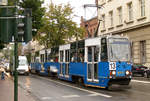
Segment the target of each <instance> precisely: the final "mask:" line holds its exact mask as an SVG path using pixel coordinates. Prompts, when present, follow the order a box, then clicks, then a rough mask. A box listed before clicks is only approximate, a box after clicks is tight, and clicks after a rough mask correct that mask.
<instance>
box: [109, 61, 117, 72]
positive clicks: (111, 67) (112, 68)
mask: <svg viewBox="0 0 150 101" xmlns="http://www.w3.org/2000/svg"><path fill="white" fill-rule="evenodd" d="M109 70H116V63H115V62H110V63H109Z"/></svg>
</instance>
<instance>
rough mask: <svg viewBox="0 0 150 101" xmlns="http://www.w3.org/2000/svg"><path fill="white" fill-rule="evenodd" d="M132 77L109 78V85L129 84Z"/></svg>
mask: <svg viewBox="0 0 150 101" xmlns="http://www.w3.org/2000/svg"><path fill="white" fill-rule="evenodd" d="M130 81H131V77H114V78H111V79H110V80H109V85H112V84H118V85H129V83H130Z"/></svg>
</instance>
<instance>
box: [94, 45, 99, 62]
mask: <svg viewBox="0 0 150 101" xmlns="http://www.w3.org/2000/svg"><path fill="white" fill-rule="evenodd" d="M98 56H99V47H98V46H95V47H94V62H98Z"/></svg>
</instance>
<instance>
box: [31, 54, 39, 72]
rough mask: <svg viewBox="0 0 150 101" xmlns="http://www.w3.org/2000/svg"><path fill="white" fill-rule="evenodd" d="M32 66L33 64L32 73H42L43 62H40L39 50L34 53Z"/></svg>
mask: <svg viewBox="0 0 150 101" xmlns="http://www.w3.org/2000/svg"><path fill="white" fill-rule="evenodd" d="M30 66H31V68H30V72H31V73H37V74H38V73H40V71H41V64H40V57H39V52H35V53H32V56H31V64H30Z"/></svg>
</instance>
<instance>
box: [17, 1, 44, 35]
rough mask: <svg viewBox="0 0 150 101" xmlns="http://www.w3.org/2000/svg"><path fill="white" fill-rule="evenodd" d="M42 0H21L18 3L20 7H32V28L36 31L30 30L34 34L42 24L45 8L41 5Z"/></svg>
mask: <svg viewBox="0 0 150 101" xmlns="http://www.w3.org/2000/svg"><path fill="white" fill-rule="evenodd" d="M43 3H44V0H22V2H20V3H19V5H20V7H22V8H31V9H32V29H36V31H34V32H32V35H33V36H35V35H36V34H37V32H38V30H39V29H40V28H41V26H43V24H42V17H43V16H44V14H45V8H44V7H42V4H43Z"/></svg>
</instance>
